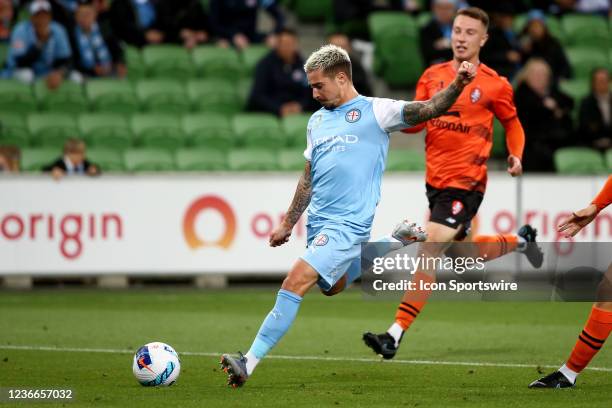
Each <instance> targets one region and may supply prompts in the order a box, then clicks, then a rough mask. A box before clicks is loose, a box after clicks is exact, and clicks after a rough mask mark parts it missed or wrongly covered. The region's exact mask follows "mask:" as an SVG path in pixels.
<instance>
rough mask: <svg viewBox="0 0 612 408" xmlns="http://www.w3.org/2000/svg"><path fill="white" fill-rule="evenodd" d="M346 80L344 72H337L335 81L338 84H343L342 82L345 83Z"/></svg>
mask: <svg viewBox="0 0 612 408" xmlns="http://www.w3.org/2000/svg"><path fill="white" fill-rule="evenodd" d="M347 80H348V78H347V77H346V74H345V73H344V72H342V71H340V72H338V73H337V74H336V82H337V83H338V84H339V85H344V84H346V81H347Z"/></svg>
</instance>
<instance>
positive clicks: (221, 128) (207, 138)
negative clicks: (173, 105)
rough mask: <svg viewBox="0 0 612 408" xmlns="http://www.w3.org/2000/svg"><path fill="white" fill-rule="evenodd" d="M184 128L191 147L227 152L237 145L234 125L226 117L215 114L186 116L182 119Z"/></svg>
mask: <svg viewBox="0 0 612 408" xmlns="http://www.w3.org/2000/svg"><path fill="white" fill-rule="evenodd" d="M182 128H183V131H184V133H185V134H186V136H187V141H188V144H189V145H191V146H196V147H206V148H212V149H219V150H224V151H226V150H229V149H231V148H233V147H234V145H235V144H236V143H235V137H234V131H233V130H232V124H231V122H230V120H229V119H228V118H227V117H226V116H224V115H220V114H214V113H209V114H206V113H194V114H190V115H185V116H183V118H182Z"/></svg>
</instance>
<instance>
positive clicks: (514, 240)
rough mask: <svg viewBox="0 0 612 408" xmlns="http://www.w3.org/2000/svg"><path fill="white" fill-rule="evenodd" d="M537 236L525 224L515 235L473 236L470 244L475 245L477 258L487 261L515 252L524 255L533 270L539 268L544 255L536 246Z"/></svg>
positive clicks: (535, 232) (531, 228)
mask: <svg viewBox="0 0 612 408" xmlns="http://www.w3.org/2000/svg"><path fill="white" fill-rule="evenodd" d="M537 235H538V231H537V230H536V229H535V228H533V227H532V226H531V225H529V224H525V225H523V226H522V227H521V228H519V230H518V232H517V233H516V234H496V235H475V236H474V237H473V238H472V242H474V243H475V244H476V250H477V254H478V256H480V257H484V258H485V259H486V260H487V261H492V260H493V259H496V258H499V257H500V256H504V255H506V254H508V253H510V252H514V251H517V252H520V253H523V254H525V256H526V257H527V260H528V261H529V263H531V265H532V266H533V267H534V268H539V267H540V266H542V262H543V261H544V254H543V253H542V250H541V249H540V248H539V247H538V245H537V244H536V238H537Z"/></svg>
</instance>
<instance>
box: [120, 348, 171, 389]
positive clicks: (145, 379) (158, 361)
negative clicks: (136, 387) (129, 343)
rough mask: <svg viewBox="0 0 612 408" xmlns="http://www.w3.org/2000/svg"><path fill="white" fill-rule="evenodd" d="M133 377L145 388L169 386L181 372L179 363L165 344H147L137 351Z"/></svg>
mask: <svg viewBox="0 0 612 408" xmlns="http://www.w3.org/2000/svg"><path fill="white" fill-rule="evenodd" d="M132 371H133V372H134V377H136V379H137V380H138V382H139V383H140V384H141V385H143V386H145V387H156V386H159V385H162V386H170V385H172V384H174V383H175V382H176V379H177V378H178V376H179V373H180V372H181V361H180V360H179V356H178V354H177V353H176V351H174V349H173V348H172V347H170V346H169V345H167V344H165V343H160V342H153V343H148V344H145V345H144V346H142V347H141V348H139V349H138V351H137V352H136V354H135V355H134V363H133V364H132Z"/></svg>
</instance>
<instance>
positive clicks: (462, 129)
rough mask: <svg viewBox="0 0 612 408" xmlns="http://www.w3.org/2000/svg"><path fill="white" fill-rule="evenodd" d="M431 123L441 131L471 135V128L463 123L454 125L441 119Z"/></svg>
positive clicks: (433, 120)
mask: <svg viewBox="0 0 612 408" xmlns="http://www.w3.org/2000/svg"><path fill="white" fill-rule="evenodd" d="M429 122H430V123H431V125H432V126H434V127H437V128H440V129H448V130H452V131H453V132H459V133H470V126H468V125H464V124H462V123H452V122H447V121H445V120H441V119H432V120H430V121H429Z"/></svg>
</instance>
